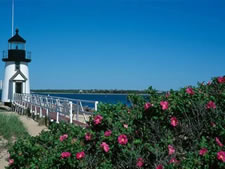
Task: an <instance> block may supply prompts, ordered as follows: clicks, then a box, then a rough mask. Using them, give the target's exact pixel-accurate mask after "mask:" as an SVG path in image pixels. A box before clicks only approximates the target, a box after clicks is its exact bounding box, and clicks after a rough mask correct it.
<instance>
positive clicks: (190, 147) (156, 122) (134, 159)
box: [8, 77, 225, 169]
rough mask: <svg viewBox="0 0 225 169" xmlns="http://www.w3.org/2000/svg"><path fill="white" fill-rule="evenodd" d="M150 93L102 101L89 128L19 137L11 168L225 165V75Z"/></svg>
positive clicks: (203, 168)
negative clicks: (124, 100)
mask: <svg viewBox="0 0 225 169" xmlns="http://www.w3.org/2000/svg"><path fill="white" fill-rule="evenodd" d="M148 92H149V96H148V97H147V98H144V97H142V96H135V95H132V96H129V99H130V100H131V106H126V105H122V104H117V105H107V104H100V106H99V109H98V111H97V112H95V114H94V115H93V117H91V119H90V121H89V122H88V127H87V128H85V129H84V128H81V127H78V126H74V125H70V124H63V123H61V124H52V125H51V126H50V127H49V131H44V132H42V133H41V134H40V135H39V136H37V137H27V138H25V139H23V140H18V141H17V142H16V143H15V145H14V146H13V147H12V148H11V149H10V150H9V153H10V165H9V167H8V168H10V169H11V168H41V169H48V168H53V169H54V168H63V169H64V168H65V169H70V168H75V169H76V168H77V169H80V168H82V169H110V168H113V169H120V168H121V169H123V168H130V169H133V168H146V169H192V168H193V169H223V168H225V147H224V143H225V77H218V78H213V79H212V81H211V82H210V83H207V84H204V83H199V84H198V86H196V87H192V86H187V87H185V88H182V89H180V90H179V91H174V90H170V91H169V92H168V93H166V94H165V95H163V94H162V95H159V94H158V93H157V92H156V90H154V89H152V87H150V88H149V90H148Z"/></svg>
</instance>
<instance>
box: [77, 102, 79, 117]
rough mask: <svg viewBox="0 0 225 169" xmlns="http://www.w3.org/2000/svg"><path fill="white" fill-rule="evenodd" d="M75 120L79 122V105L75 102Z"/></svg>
mask: <svg viewBox="0 0 225 169" xmlns="http://www.w3.org/2000/svg"><path fill="white" fill-rule="evenodd" d="M76 120H77V121H79V104H78V101H77V113H76Z"/></svg>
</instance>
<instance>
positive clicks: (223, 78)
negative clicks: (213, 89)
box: [217, 77, 225, 83]
mask: <svg viewBox="0 0 225 169" xmlns="http://www.w3.org/2000/svg"><path fill="white" fill-rule="evenodd" d="M217 81H218V83H224V82H225V77H218V78H217Z"/></svg>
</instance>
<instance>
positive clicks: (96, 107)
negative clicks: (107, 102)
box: [95, 101, 98, 111]
mask: <svg viewBox="0 0 225 169" xmlns="http://www.w3.org/2000/svg"><path fill="white" fill-rule="evenodd" d="M97 110H98V101H96V102H95V111H97Z"/></svg>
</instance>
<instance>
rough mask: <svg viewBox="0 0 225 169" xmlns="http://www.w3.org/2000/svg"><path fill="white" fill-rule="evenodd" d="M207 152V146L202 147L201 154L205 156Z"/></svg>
mask: <svg viewBox="0 0 225 169" xmlns="http://www.w3.org/2000/svg"><path fill="white" fill-rule="evenodd" d="M207 152H208V150H207V149H206V148H202V149H201V150H199V155H201V156H204V155H205V154H206V153H207Z"/></svg>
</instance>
